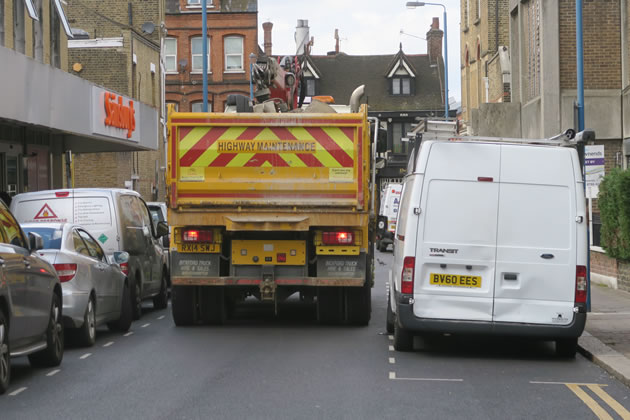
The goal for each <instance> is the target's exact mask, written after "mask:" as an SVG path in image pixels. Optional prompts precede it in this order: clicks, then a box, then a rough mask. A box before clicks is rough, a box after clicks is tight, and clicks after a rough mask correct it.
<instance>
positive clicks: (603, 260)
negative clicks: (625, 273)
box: [591, 251, 619, 277]
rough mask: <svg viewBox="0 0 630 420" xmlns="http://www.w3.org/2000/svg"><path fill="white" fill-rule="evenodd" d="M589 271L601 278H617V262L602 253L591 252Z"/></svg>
mask: <svg viewBox="0 0 630 420" xmlns="http://www.w3.org/2000/svg"><path fill="white" fill-rule="evenodd" d="M591 271H592V272H594V273H597V274H601V275H603V276H608V277H617V276H618V274H619V273H618V270H617V260H616V259H614V258H610V257H608V256H607V255H606V254H605V253H603V252H599V251H591Z"/></svg>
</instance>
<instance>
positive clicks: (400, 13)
mask: <svg viewBox="0 0 630 420" xmlns="http://www.w3.org/2000/svg"><path fill="white" fill-rule="evenodd" d="M439 3H442V4H444V5H446V7H447V15H448V81H449V96H451V97H455V98H456V100H457V101H460V100H461V73H460V54H459V30H460V29H459V21H460V11H459V3H460V0H442V1H440V2H439ZM405 4H406V0H405V1H402V0H395V1H391V0H380V1H377V0H361V1H359V0H310V1H307V0H291V1H287V0H258V23H259V25H258V26H259V32H258V43H259V44H260V46H261V47H262V45H263V32H262V23H263V22H266V21H270V22H273V31H272V44H273V47H272V49H273V53H274V55H281V54H287V55H288V54H294V53H295V38H294V34H295V26H296V24H297V20H298V19H306V20H308V25H309V27H310V35H311V36H314V37H315V44H314V46H313V50H312V54H316V55H324V54H326V53H327V52H328V51H333V50H334V49H335V39H334V35H335V29H338V30H339V38H340V39H341V47H340V50H341V51H343V52H344V53H346V54H350V55H366V54H396V53H397V52H398V47H399V44H400V43H401V42H402V46H403V51H404V52H405V53H408V54H426V52H427V42H426V41H425V40H424V39H418V38H414V36H417V37H422V38H425V36H426V33H427V31H428V30H429V28H430V27H431V21H432V19H433V17H439V19H440V29H444V23H443V22H442V21H443V13H444V12H443V9H442V7H440V6H429V5H426V6H424V7H418V8H416V9H407V7H405ZM401 30H402V31H403V32H404V33H403V34H401ZM406 34H409V35H406ZM412 35H413V36H412Z"/></svg>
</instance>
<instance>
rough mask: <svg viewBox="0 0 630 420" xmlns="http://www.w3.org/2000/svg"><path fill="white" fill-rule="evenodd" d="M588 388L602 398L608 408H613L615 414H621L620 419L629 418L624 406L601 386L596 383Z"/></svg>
mask: <svg viewBox="0 0 630 420" xmlns="http://www.w3.org/2000/svg"><path fill="white" fill-rule="evenodd" d="M588 389H590V390H591V391H593V392H594V393H595V394H596V395H597V396H598V397H599V398H601V399H602V401H604V402H605V403H606V404H608V406H609V407H610V408H612V409H613V410H615V412H616V413H617V414H619V415H620V416H621V418H622V419H624V420H628V419H630V411H628V410H626V409H625V407H624V406H623V405H621V404H619V403H618V402H617V401H616V400H615V399H614V398H613V397H611V396H610V395H608V394H607V393H606V391H604V390H603V389H602V387H601V386H598V385H589V386H588Z"/></svg>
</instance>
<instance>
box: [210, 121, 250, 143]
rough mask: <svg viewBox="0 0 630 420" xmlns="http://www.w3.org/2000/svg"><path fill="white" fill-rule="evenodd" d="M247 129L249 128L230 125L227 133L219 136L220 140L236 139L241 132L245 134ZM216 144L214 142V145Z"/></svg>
mask: <svg viewBox="0 0 630 420" xmlns="http://www.w3.org/2000/svg"><path fill="white" fill-rule="evenodd" d="M245 130H247V127H242V126H241V127H230V128H228V129H227V131H226V132H225V133H223V135H221V137H219V140H234V139H237V138H239V136H240V135H241V134H243V132H245ZM215 145H216V142H215V143H214V144H213V147H214V146H215Z"/></svg>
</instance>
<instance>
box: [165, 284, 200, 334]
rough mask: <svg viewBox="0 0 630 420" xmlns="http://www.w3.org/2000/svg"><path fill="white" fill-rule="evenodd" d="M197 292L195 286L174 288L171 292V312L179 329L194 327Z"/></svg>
mask: <svg viewBox="0 0 630 420" xmlns="http://www.w3.org/2000/svg"><path fill="white" fill-rule="evenodd" d="M196 297H197V290H196V287H194V286H173V288H172V290H171V310H172V311H173V321H174V322H175V325H177V326H178V327H182V326H186V325H192V324H194V322H195V313H196V311H197V302H196Z"/></svg>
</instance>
